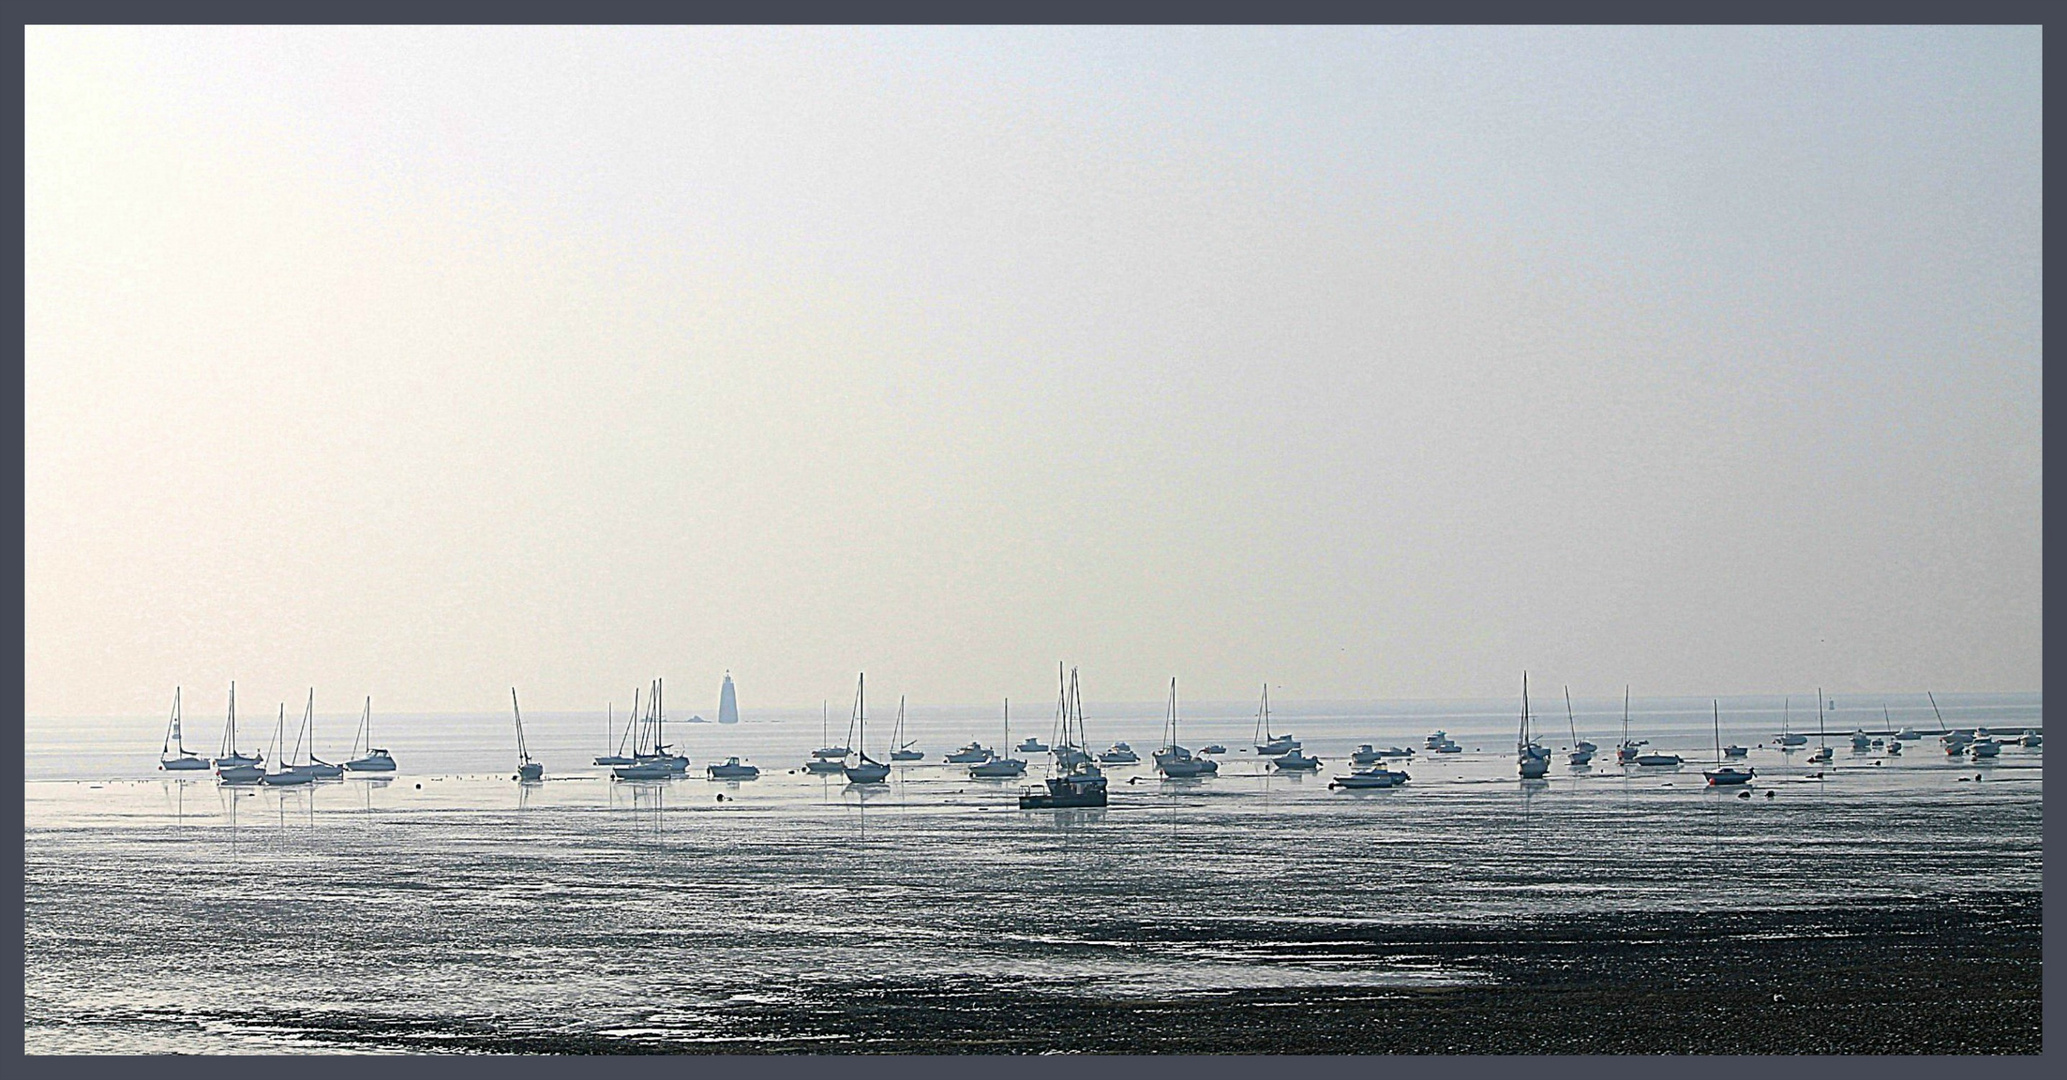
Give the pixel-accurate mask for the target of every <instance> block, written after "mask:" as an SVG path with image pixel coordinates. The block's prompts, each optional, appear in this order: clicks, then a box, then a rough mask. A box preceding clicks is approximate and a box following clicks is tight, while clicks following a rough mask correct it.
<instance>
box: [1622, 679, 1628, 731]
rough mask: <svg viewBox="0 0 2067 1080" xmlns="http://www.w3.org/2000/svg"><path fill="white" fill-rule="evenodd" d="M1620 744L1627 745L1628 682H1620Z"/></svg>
mask: <svg viewBox="0 0 2067 1080" xmlns="http://www.w3.org/2000/svg"><path fill="white" fill-rule="evenodd" d="M1622 745H1624V746H1628V745H1629V684H1628V683H1623V684H1622Z"/></svg>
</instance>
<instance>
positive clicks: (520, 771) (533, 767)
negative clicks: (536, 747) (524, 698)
mask: <svg viewBox="0 0 2067 1080" xmlns="http://www.w3.org/2000/svg"><path fill="white" fill-rule="evenodd" d="M510 715H512V716H514V717H516V719H517V775H516V776H514V777H511V779H513V780H516V781H519V782H521V783H534V782H536V781H539V780H543V779H545V766H544V765H541V764H539V763H538V762H536V761H533V760H531V748H530V747H529V746H526V745H524V710H523V709H522V708H519V707H518V705H517V688H516V687H514V686H512V687H510Z"/></svg>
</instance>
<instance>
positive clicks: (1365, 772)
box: [1328, 765, 1408, 789]
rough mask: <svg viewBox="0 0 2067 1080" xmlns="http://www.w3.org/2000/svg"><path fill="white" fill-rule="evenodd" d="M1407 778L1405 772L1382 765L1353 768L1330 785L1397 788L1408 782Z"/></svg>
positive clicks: (1353, 787)
mask: <svg viewBox="0 0 2067 1080" xmlns="http://www.w3.org/2000/svg"><path fill="white" fill-rule="evenodd" d="M1407 779H1408V777H1407V774H1406V773H1405V772H1402V771H1398V770H1394V769H1387V768H1385V767H1384V766H1382V765H1381V766H1377V767H1374V768H1369V769H1355V770H1352V771H1351V772H1350V774H1349V775H1348V776H1338V777H1336V778H1335V781H1334V783H1331V784H1329V785H1328V787H1330V788H1350V789H1368V788H1395V787H1398V786H1400V785H1401V784H1404V783H1406V782H1407Z"/></svg>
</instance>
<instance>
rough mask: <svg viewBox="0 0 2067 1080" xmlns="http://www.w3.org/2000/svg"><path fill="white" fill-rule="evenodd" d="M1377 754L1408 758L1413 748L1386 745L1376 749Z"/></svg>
mask: <svg viewBox="0 0 2067 1080" xmlns="http://www.w3.org/2000/svg"><path fill="white" fill-rule="evenodd" d="M1378 756H1379V757H1381V758H1410V757H1413V756H1414V748H1413V747H1411V746H1388V747H1386V748H1385V749H1383V750H1380V751H1378Z"/></svg>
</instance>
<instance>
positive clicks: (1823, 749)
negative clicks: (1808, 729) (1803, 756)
mask: <svg viewBox="0 0 2067 1080" xmlns="http://www.w3.org/2000/svg"><path fill="white" fill-rule="evenodd" d="M1834 756H1835V755H1833V754H1832V753H1831V752H1830V744H1829V743H1827V742H1824V741H1823V688H1822V687H1820V686H1819V687H1817V688H1816V752H1815V753H1813V754H1810V755H1809V764H1811V765H1828V764H1829V763H1830V759H1831V758H1832V757H1834Z"/></svg>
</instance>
